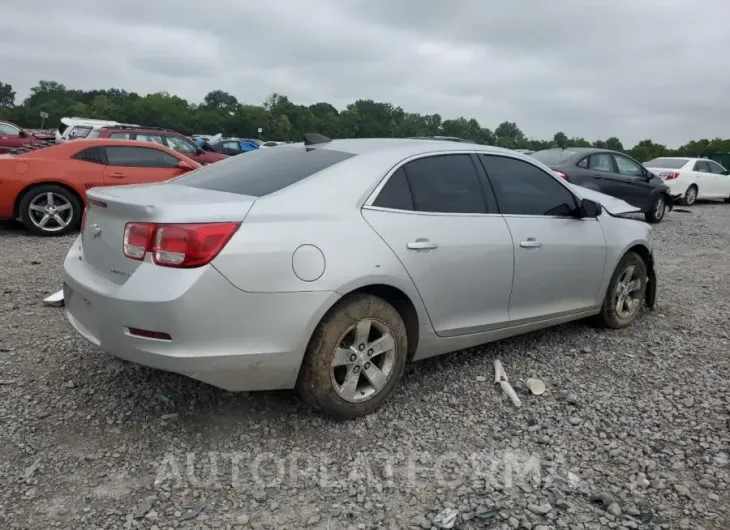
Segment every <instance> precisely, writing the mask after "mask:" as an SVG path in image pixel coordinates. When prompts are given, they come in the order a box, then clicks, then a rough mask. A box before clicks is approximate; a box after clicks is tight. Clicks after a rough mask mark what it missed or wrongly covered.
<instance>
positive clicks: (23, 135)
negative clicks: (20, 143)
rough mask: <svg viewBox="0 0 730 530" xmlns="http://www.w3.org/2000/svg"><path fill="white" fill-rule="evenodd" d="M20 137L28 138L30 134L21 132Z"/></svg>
mask: <svg viewBox="0 0 730 530" xmlns="http://www.w3.org/2000/svg"><path fill="white" fill-rule="evenodd" d="M18 136H20V137H21V138H28V133H27V132H25V131H19V132H18Z"/></svg>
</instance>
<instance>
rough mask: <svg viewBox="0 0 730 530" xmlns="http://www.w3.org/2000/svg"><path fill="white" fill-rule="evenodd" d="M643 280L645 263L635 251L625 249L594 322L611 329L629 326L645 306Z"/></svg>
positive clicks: (644, 277) (645, 276) (645, 274)
mask: <svg viewBox="0 0 730 530" xmlns="http://www.w3.org/2000/svg"><path fill="white" fill-rule="evenodd" d="M646 279H647V269H646V263H644V260H643V259H641V256H639V255H638V254H636V253H634V252H628V253H627V254H626V255H625V256H624V257H623V258H621V261H619V264H618V265H617V266H616V270H615V271H614V272H613V276H612V277H611V283H609V284H608V289H607V290H606V296H605V298H604V299H603V305H602V306H601V312H600V313H598V314H597V315H596V316H595V317H594V318H593V323H594V324H595V325H597V326H599V327H603V328H610V329H622V328H625V327H627V326H629V325H631V323H632V322H633V321H634V320H636V318H637V317H638V316H639V313H641V308H642V307H643V306H644V300H645V298H646Z"/></svg>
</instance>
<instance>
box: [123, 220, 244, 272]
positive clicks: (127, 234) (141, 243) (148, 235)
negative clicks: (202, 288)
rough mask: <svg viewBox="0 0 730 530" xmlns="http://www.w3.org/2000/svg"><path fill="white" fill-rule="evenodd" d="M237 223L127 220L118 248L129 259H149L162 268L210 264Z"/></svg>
mask: <svg viewBox="0 0 730 530" xmlns="http://www.w3.org/2000/svg"><path fill="white" fill-rule="evenodd" d="M240 225H241V223H197V224H154V223H127V224H126V226H125V227H124V240H123V242H122V250H123V252H124V255H125V256H126V257H128V258H129V259H134V260H138V261H143V260H144V259H145V256H146V255H147V254H151V256H152V261H153V262H154V263H156V264H157V265H161V266H163V267H174V268H180V269H191V268H195V267H201V266H203V265H207V264H208V263H210V262H211V261H212V260H213V258H215V257H216V256H217V255H218V254H219V253H220V251H221V250H223V247H225V246H226V243H228V241H229V240H230V239H231V237H233V234H235V233H236V230H238V227H239V226H240Z"/></svg>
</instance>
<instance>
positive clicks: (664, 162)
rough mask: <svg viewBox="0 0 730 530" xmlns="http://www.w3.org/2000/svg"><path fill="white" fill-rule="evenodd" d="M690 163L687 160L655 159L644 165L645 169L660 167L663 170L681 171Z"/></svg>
mask: <svg viewBox="0 0 730 530" xmlns="http://www.w3.org/2000/svg"><path fill="white" fill-rule="evenodd" d="M687 162H689V160H688V159H686V158H655V159H654V160H649V161H648V162H646V163H645V164H644V167H658V168H662V169H679V168H681V167H682V166H683V165H685V164H686V163H687Z"/></svg>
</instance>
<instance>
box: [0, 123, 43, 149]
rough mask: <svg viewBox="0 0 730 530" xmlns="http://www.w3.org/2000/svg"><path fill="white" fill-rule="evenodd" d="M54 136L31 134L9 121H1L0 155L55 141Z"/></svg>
mask: <svg viewBox="0 0 730 530" xmlns="http://www.w3.org/2000/svg"><path fill="white" fill-rule="evenodd" d="M53 139H54V136H53V135H52V134H50V135H48V134H40V133H35V134H33V133H31V132H28V131H26V130H25V129H23V128H22V127H19V126H18V125H15V124H14V123H12V122H9V121H0V153H7V152H8V151H10V150H11V149H18V148H19V147H26V146H28V145H38V144H41V143H43V142H46V141H49V140H53Z"/></svg>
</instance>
